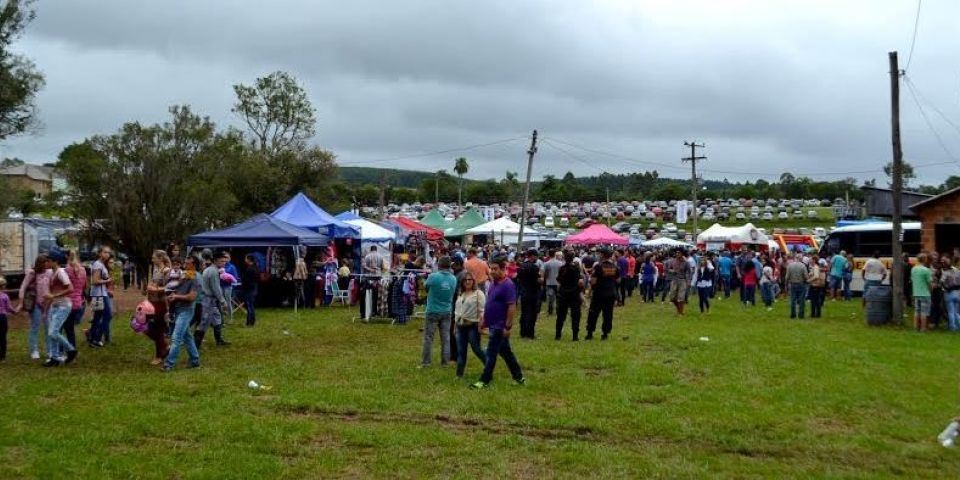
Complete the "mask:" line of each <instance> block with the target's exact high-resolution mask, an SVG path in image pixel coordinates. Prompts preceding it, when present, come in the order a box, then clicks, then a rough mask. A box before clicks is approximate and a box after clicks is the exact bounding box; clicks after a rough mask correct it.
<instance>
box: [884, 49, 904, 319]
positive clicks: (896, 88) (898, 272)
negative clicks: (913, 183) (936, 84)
mask: <svg viewBox="0 0 960 480" xmlns="http://www.w3.org/2000/svg"><path fill="white" fill-rule="evenodd" d="M888 55H889V57H890V134H891V137H892V141H893V172H892V173H893V175H892V177H893V185H892V190H893V233H892V235H893V254H892V256H893V258H892V262H891V263H892V264H891V268H890V271H891V272H892V273H891V275H890V286H891V287H892V295H893V308H892V312H891V313H892V314H893V321H894V322H895V324H897V325H899V324H901V323H903V262H902V261H901V260H900V257H901V256H902V255H903V244H902V243H901V242H903V225H902V222H903V219H902V218H901V209H902V208H903V198H902V195H903V150H902V149H901V146H900V74H901V72H900V67H899V66H898V64H897V52H890V53H889V54H888Z"/></svg>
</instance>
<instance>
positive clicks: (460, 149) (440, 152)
mask: <svg viewBox="0 0 960 480" xmlns="http://www.w3.org/2000/svg"><path fill="white" fill-rule="evenodd" d="M526 138H527V137H513V138H505V139H503V140H497V141H495V142H489V143H478V144H476V145H468V146H465V147H455V148H448V149H445V150H437V151H434V152H425V153H416V154H412V155H401V156H397V157H390V158H381V159H377V160H360V161H353V162H340V164H341V165H362V164H370V163H387V162H393V161H396V160H406V159H410V158H421V157H432V156H434V155H443V154H445V153H453V152H465V151H467V150H473V149H477V148H482V147H490V146H493V145H500V144H504V143H508V142H516V141H518V140H524V139H526Z"/></svg>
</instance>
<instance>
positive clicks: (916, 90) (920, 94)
mask: <svg viewBox="0 0 960 480" xmlns="http://www.w3.org/2000/svg"><path fill="white" fill-rule="evenodd" d="M903 81H904V83H910V87H911V88H912V89H913V91H914V93H916V94H917V97H919V98H920V100H921V101H923V103H925V104H927V106H928V107H930V108H932V109H933V111H934V112H937V115H940V118H942V119H943V121H944V122H947V124H948V125H950V126H951V127H953V129H954V130H955V131H956V132H957V133H960V126H957V124H956V123H954V122H953V120H950V117H948V116H947V115H946V114H944V113H943V112H942V111H940V109H939V108H937V106H936V105H935V104H934V103H933V102H931V101H930V100H928V99H927V97H925V96H924V95H923V92H921V91H920V89H919V88H917V84H915V83H913V80H912V79H911V78H910V77H908V76H907V74H904V75H903Z"/></svg>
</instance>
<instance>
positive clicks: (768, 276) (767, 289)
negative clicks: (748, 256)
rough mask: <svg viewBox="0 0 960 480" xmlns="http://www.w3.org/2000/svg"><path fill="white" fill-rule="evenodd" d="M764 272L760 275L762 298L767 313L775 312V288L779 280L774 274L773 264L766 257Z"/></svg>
mask: <svg viewBox="0 0 960 480" xmlns="http://www.w3.org/2000/svg"><path fill="white" fill-rule="evenodd" d="M761 263H763V270H762V273H761V274H760V297H761V298H763V304H764V305H765V306H766V307H767V311H770V310H773V286H774V285H776V283H777V278H776V276H774V273H773V263H772V262H770V260H769V259H767V258H766V257H764V259H763V261H762V262H761Z"/></svg>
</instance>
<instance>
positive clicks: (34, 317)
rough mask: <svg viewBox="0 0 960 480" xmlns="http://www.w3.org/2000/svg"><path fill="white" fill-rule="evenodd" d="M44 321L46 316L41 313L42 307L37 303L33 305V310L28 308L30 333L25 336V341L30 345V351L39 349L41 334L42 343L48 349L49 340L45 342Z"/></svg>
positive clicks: (45, 330)
mask: <svg viewBox="0 0 960 480" xmlns="http://www.w3.org/2000/svg"><path fill="white" fill-rule="evenodd" d="M46 321H47V318H46V316H45V315H44V314H43V308H41V307H40V305H39V303H38V304H37V305H35V306H34V307H33V310H30V334H29V336H28V337H27V343H28V344H29V346H30V353H33V352H39V351H40V336H41V335H42V336H43V343H44V345H47V348H48V349H49V342H47V329H46ZM41 327H42V328H41Z"/></svg>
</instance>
